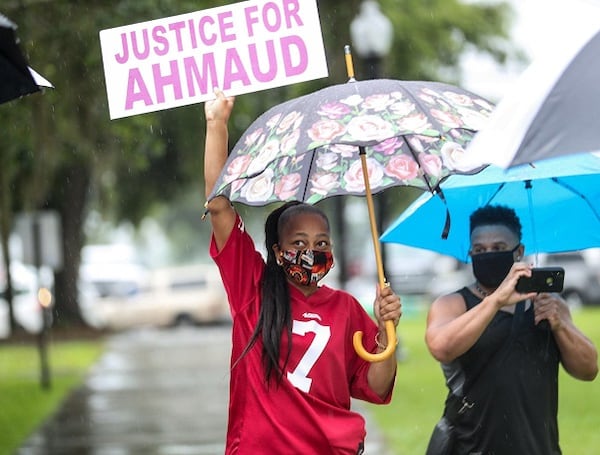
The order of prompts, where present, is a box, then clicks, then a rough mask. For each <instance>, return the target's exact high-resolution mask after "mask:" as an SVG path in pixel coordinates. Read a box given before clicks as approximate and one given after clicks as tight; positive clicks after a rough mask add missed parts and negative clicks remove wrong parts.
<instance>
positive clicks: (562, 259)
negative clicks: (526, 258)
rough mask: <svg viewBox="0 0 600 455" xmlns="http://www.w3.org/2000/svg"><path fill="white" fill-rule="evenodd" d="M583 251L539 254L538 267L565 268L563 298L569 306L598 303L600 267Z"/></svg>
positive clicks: (576, 306) (599, 299) (599, 297)
mask: <svg viewBox="0 0 600 455" xmlns="http://www.w3.org/2000/svg"><path fill="white" fill-rule="evenodd" d="M586 258H587V255H585V252H582V251H574V252H569V253H557V254H544V255H539V257H538V261H537V263H538V264H539V266H540V267H551V266H559V267H562V268H564V269H565V282H564V288H563V292H562V296H563V298H564V299H565V300H566V301H567V303H568V304H569V306H570V307H571V308H578V307H581V306H582V305H599V304H600V267H597V266H594V265H593V264H592V263H591V261H589V260H588V259H586Z"/></svg>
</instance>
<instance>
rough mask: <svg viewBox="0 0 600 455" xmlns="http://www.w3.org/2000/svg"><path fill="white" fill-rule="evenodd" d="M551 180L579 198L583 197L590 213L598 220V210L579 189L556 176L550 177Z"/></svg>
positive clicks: (599, 216) (599, 218)
mask: <svg viewBox="0 0 600 455" xmlns="http://www.w3.org/2000/svg"><path fill="white" fill-rule="evenodd" d="M551 180H552V181H553V182H554V183H556V184H557V185H560V186H562V187H563V188H565V189H567V190H569V191H570V192H572V193H573V194H574V195H576V196H579V197H580V198H581V199H583V201H584V202H585V203H586V204H587V206H588V207H589V208H590V210H591V211H592V213H593V214H594V216H595V217H596V219H597V220H598V221H599V222H600V215H599V214H598V212H597V211H596V209H595V208H594V206H593V205H592V204H591V202H590V200H589V199H588V197H587V196H586V195H585V194H583V193H581V192H580V191H578V190H577V189H575V188H573V187H572V186H571V185H569V184H568V183H565V182H563V181H562V180H559V179H558V178H557V177H552V178H551Z"/></svg>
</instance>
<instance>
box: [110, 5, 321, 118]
mask: <svg viewBox="0 0 600 455" xmlns="http://www.w3.org/2000/svg"><path fill="white" fill-rule="evenodd" d="M100 46H101V50H102V60H103V64H104V74H105V80H106V91H107V96H108V105H109V111H110V118H111V119H117V118H122V117H128V116H132V115H137V114H142V113H146V112H154V111H159V110H163V109H169V108H173V107H177V106H185V105H188V104H194V103H200V102H203V101H206V100H208V99H212V98H213V97H214V94H213V89H214V88H215V87H219V88H221V89H222V90H223V91H224V92H225V93H226V94H227V95H240V94H244V93H250V92H255V91H259V90H265V89H269V88H273V87H280V86H283V85H288V84H294V83H297V82H302V81H307V80H311V79H317V78H321V77H326V76H327V62H326V60H325V51H324V47H323V37H322V34H321V26H320V23H319V13H318V9H317V3H316V0H272V1H264V0H253V1H244V2H240V3H234V4H231V5H226V6H219V7H216V8H210V9H206V10H202V11H197V12H193V13H187V14H181V15H178V16H172V17H167V18H162V19H157V20H152V21H148V22H142V23H138V24H132V25H126V26H122V27H116V28H111V29H107V30H102V31H100Z"/></svg>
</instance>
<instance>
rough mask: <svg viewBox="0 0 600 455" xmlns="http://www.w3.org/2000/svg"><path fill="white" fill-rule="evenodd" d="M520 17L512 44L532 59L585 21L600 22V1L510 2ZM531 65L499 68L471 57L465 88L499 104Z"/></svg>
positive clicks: (465, 65) (465, 62) (466, 62)
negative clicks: (599, 20) (599, 19)
mask: <svg viewBox="0 0 600 455" xmlns="http://www.w3.org/2000/svg"><path fill="white" fill-rule="evenodd" d="M507 1H508V2H509V3H510V4H511V5H512V7H513V10H514V11H515V14H516V17H515V20H514V24H513V27H512V41H513V42H514V44H515V45H517V46H518V47H519V48H521V49H522V50H523V51H524V52H525V53H526V54H527V55H528V56H529V57H530V59H534V58H536V57H541V56H543V55H544V54H545V53H546V52H551V50H552V48H553V47H554V46H559V45H560V40H561V38H562V37H563V36H564V35H565V34H568V33H572V32H573V31H574V30H576V29H577V28H578V27H579V26H580V25H581V23H582V21H588V20H596V21H597V20H598V17H600V0H507ZM526 67H527V65H526V64H525V65H515V64H513V65H509V66H507V67H502V68H501V67H499V66H498V65H497V64H495V62H493V61H492V60H491V59H489V58H482V57H481V56H478V55H473V54H470V55H467V56H466V57H465V58H464V59H463V68H464V69H463V72H464V78H463V83H462V86H463V87H464V88H467V89H469V90H471V91H473V92H475V93H477V94H479V95H481V96H484V97H486V98H488V99H490V100H491V101H498V100H499V99H500V98H501V97H502V96H503V95H504V94H505V93H506V92H507V91H508V90H509V89H510V87H511V85H512V84H513V83H514V81H515V80H516V78H517V77H518V76H519V74H520V73H521V72H522V71H523V70H525V68H526Z"/></svg>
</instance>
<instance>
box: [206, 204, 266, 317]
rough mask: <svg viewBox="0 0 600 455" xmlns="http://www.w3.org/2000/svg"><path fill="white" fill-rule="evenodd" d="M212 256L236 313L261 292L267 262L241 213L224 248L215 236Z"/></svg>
mask: <svg viewBox="0 0 600 455" xmlns="http://www.w3.org/2000/svg"><path fill="white" fill-rule="evenodd" d="M210 256H211V257H212V258H213V260H214V261H215V263H216V265H217V267H218V268H219V271H220V273H221V279H222V281H223V285H224V287H225V291H226V292H227V297H228V299H229V307H230V310H231V314H232V316H233V317H235V315H236V314H237V313H238V312H240V311H242V310H243V309H244V308H245V307H246V306H247V305H249V304H251V303H252V302H254V301H255V299H256V296H257V295H259V294H260V292H259V291H260V280H261V277H262V274H263V271H264V266H265V263H264V260H263V258H262V256H261V255H260V253H259V252H258V251H256V248H255V246H254V241H253V240H252V238H251V237H250V235H249V234H248V233H247V232H246V229H245V226H244V221H243V220H242V219H241V217H240V216H239V214H238V215H237V217H236V220H235V225H234V228H233V230H232V231H231V234H230V235H229V238H228V239H227V242H226V243H225V245H224V246H223V248H222V249H221V250H220V251H219V250H218V249H217V246H216V243H215V239H214V236H213V237H212V239H211V242H210Z"/></svg>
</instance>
